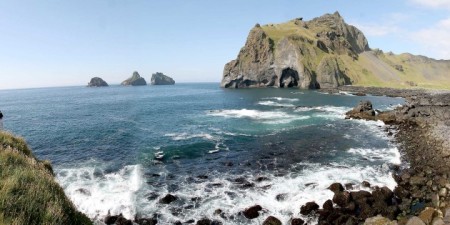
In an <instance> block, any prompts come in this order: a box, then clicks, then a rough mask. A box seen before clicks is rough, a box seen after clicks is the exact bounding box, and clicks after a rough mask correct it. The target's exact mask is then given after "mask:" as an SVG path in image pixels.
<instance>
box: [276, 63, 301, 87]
mask: <svg viewBox="0 0 450 225" xmlns="http://www.w3.org/2000/svg"><path fill="white" fill-rule="evenodd" d="M298 80H299V77H298V72H297V71H296V70H294V69H291V68H286V69H284V70H283V71H282V72H281V77H280V87H281V88H284V87H297V86H298Z"/></svg>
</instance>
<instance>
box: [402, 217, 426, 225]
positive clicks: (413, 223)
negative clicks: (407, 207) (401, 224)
mask: <svg viewBox="0 0 450 225" xmlns="http://www.w3.org/2000/svg"><path fill="white" fill-rule="evenodd" d="M406 225H426V224H425V223H424V222H423V221H422V220H421V219H420V218H419V217H417V216H413V217H411V218H409V219H408V221H407V222H406Z"/></svg>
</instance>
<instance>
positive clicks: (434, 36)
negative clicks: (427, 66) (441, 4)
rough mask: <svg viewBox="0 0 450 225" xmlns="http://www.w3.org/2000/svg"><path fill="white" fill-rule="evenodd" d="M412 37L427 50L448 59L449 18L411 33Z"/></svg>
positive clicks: (449, 44) (449, 50)
mask: <svg viewBox="0 0 450 225" xmlns="http://www.w3.org/2000/svg"><path fill="white" fill-rule="evenodd" d="M411 35H412V36H411V37H412V39H413V40H414V41H416V42H417V43H420V44H421V45H422V46H424V48H425V50H426V51H427V52H431V53H432V54H433V55H434V56H436V57H438V58H441V59H450V18H447V19H445V20H441V21H439V22H438V23H436V24H435V25H433V26H431V27H429V28H424V29H421V30H419V31H417V32H413V33H412V34H411Z"/></svg>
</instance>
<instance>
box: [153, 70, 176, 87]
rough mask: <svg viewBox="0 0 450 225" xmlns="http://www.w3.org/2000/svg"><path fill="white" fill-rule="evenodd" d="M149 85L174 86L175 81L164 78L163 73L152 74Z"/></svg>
mask: <svg viewBox="0 0 450 225" xmlns="http://www.w3.org/2000/svg"><path fill="white" fill-rule="evenodd" d="M150 83H151V84H152V85H174V84H175V81H174V80H173V79H172V78H171V77H169V76H166V75H164V74H163V73H160V72H156V73H154V74H152V79H151V81H150Z"/></svg>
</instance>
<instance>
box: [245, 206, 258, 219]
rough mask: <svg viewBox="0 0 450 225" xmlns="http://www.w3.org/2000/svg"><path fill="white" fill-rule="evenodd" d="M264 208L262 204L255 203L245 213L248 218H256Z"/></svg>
mask: <svg viewBox="0 0 450 225" xmlns="http://www.w3.org/2000/svg"><path fill="white" fill-rule="evenodd" d="M261 210H262V207H261V206H260V205H254V206H251V207H249V208H247V209H245V210H244V212H243V214H244V216H245V218H247V219H254V218H256V217H258V216H259V211H261Z"/></svg>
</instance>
